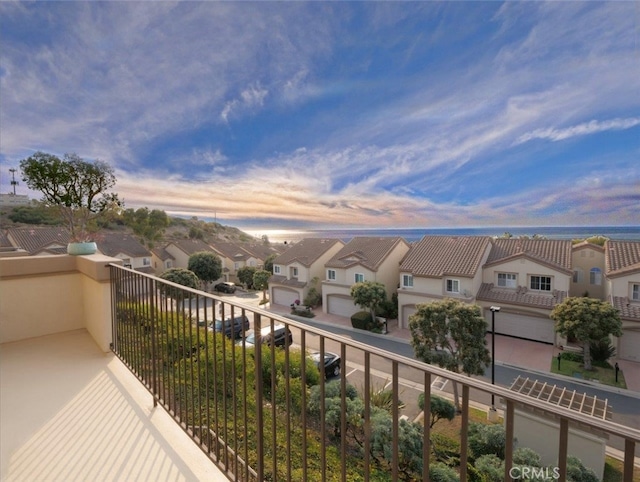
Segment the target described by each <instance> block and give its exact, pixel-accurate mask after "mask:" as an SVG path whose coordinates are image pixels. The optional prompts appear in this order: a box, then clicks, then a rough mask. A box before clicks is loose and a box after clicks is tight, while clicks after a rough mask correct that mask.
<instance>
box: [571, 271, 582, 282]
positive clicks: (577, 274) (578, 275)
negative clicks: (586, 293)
mask: <svg viewBox="0 0 640 482" xmlns="http://www.w3.org/2000/svg"><path fill="white" fill-rule="evenodd" d="M583 279H584V273H583V272H582V269H580V268H576V269H575V270H574V271H573V282H574V283H582V282H583Z"/></svg>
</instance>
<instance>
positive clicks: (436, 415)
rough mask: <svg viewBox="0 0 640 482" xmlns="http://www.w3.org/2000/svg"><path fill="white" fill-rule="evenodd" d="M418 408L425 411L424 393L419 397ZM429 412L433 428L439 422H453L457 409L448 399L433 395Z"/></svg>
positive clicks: (430, 424)
mask: <svg viewBox="0 0 640 482" xmlns="http://www.w3.org/2000/svg"><path fill="white" fill-rule="evenodd" d="M418 407H419V408H420V410H424V393H421V394H420V395H418ZM429 412H430V413H431V420H430V422H429V427H431V428H433V426H434V425H435V424H436V423H437V422H438V421H439V420H453V418H454V417H455V416H456V407H455V406H454V405H453V403H451V402H450V401H449V400H447V399H446V398H442V397H439V396H438V395H431V398H430V403H429Z"/></svg>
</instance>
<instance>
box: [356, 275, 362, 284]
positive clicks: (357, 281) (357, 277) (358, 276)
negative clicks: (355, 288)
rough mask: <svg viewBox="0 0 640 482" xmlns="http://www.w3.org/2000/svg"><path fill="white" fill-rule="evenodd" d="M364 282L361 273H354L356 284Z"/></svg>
mask: <svg viewBox="0 0 640 482" xmlns="http://www.w3.org/2000/svg"><path fill="white" fill-rule="evenodd" d="M362 282H364V275H363V274H362V273H356V283H362Z"/></svg>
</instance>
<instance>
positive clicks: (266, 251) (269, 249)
mask: <svg viewBox="0 0 640 482" xmlns="http://www.w3.org/2000/svg"><path fill="white" fill-rule="evenodd" d="M242 248H243V249H245V250H246V251H248V252H249V253H250V254H251V255H252V256H253V257H254V258H257V259H259V260H261V261H264V260H265V259H267V258H268V257H269V256H271V255H273V254H275V255H276V256H278V255H280V254H282V253H283V252H284V250H285V247H284V246H281V245H277V244H276V245H269V246H265V245H264V244H258V243H255V244H243V245H242Z"/></svg>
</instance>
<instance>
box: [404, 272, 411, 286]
mask: <svg viewBox="0 0 640 482" xmlns="http://www.w3.org/2000/svg"><path fill="white" fill-rule="evenodd" d="M402 287H403V288H413V276H412V275H410V274H403V275H402Z"/></svg>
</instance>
